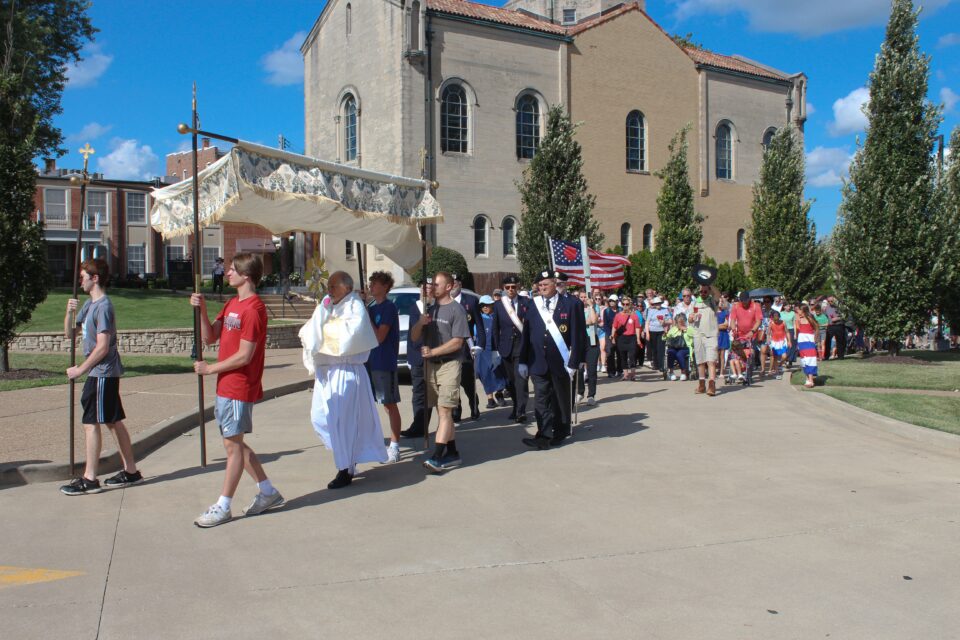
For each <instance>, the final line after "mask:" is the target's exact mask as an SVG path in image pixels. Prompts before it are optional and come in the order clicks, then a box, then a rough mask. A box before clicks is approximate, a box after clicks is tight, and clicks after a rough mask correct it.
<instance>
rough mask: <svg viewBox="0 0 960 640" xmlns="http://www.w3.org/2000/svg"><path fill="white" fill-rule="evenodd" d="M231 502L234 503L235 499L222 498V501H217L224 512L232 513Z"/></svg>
mask: <svg viewBox="0 0 960 640" xmlns="http://www.w3.org/2000/svg"><path fill="white" fill-rule="evenodd" d="M231 502H233V498H228V497H227V496H220V499H219V500H217V504H218V505H220V508H221V509H223V510H224V511H230V503H231Z"/></svg>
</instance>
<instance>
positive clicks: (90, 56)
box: [67, 42, 113, 89]
mask: <svg viewBox="0 0 960 640" xmlns="http://www.w3.org/2000/svg"><path fill="white" fill-rule="evenodd" d="M80 55H81V56H82V58H83V59H82V60H80V62H76V63H73V64H69V65H67V87H68V88H70V89H79V88H80V87H91V86H93V85H95V84H96V83H97V80H98V79H99V78H100V76H102V75H103V74H104V73H106V71H107V68H109V67H110V63H111V62H113V56H112V55H109V54H106V53H103V50H102V49H101V47H100V45H99V44H97V43H95V42H94V43H91V44H90V45H88V46H87V47H85V48H84V50H83V51H82V52H80Z"/></svg>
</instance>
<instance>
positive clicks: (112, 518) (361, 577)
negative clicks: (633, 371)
mask: <svg viewBox="0 0 960 640" xmlns="http://www.w3.org/2000/svg"><path fill="white" fill-rule="evenodd" d="M641 376H642V378H643V381H642V382H637V383H623V382H619V383H609V382H606V381H605V380H604V381H603V382H602V383H601V385H600V386H599V389H598V394H597V397H598V399H599V400H600V403H599V404H598V405H597V406H595V407H590V408H586V409H584V410H583V411H581V413H580V417H581V427H580V428H578V429H577V430H576V435H575V437H574V439H573V440H572V441H570V442H569V443H568V444H566V445H565V446H563V447H561V448H558V449H555V450H550V451H539V452H538V451H531V450H529V449H527V448H526V447H524V446H523V445H522V444H521V443H520V438H521V437H522V436H523V435H525V434H526V433H529V432H530V431H531V430H532V428H530V427H528V428H527V429H524V428H521V427H520V426H519V425H514V424H510V423H508V422H507V420H506V415H507V413H508V412H509V409H508V408H501V409H496V410H493V411H484V412H483V417H482V419H481V420H480V421H478V422H465V423H463V425H461V427H460V428H459V429H458V433H457V443H458V445H459V448H460V450H461V453H462V455H463V458H464V466H463V467H462V468H460V469H457V470H455V471H452V472H450V473H449V474H447V475H445V476H433V475H427V474H425V473H424V470H423V469H422V467H421V466H420V462H421V460H422V455H421V454H420V453H419V452H418V451H417V449H416V448H417V447H419V446H421V443H422V441H420V440H419V439H418V440H416V441H409V440H405V441H404V449H403V458H402V460H401V462H400V463H399V464H396V465H362V467H361V469H360V474H359V475H358V477H357V479H356V480H355V481H354V483H353V484H352V485H351V486H350V487H348V488H346V489H342V490H338V491H331V490H328V489H327V488H326V483H327V482H328V481H329V480H330V479H331V478H332V477H333V476H334V474H335V473H336V470H335V468H334V464H333V461H332V455H331V454H330V452H328V451H326V450H324V449H323V448H322V446H320V445H319V442H318V439H317V437H316V436H315V435H314V433H313V431H312V428H311V426H310V422H309V411H310V394H309V393H308V392H301V393H295V394H291V395H288V396H285V397H283V398H279V399H276V400H272V401H268V402H264V403H262V404H261V405H258V407H257V408H256V410H255V418H254V423H255V427H254V432H253V434H252V435H251V436H250V438H249V442H250V444H251V446H252V447H253V448H254V449H255V450H256V451H257V452H258V454H260V456H261V459H262V460H263V461H264V464H265V467H266V469H267V472H268V474H269V475H270V477H271V478H272V480H273V481H274V483H275V484H276V486H277V487H278V488H279V489H280V491H281V492H283V494H284V496H285V497H286V499H287V505H286V507H285V508H283V509H281V510H278V511H275V512H271V513H268V514H265V515H262V516H257V517H254V518H249V519H246V518H242V517H240V514H241V511H242V509H243V508H244V507H245V506H247V504H248V503H249V501H250V499H251V498H252V497H253V493H254V486H253V484H252V482H251V481H250V480H249V478H246V477H245V478H244V479H243V481H242V483H241V485H240V489H239V491H238V493H237V496H236V500H235V507H234V515H235V517H236V520H235V521H234V522H231V523H228V524H226V525H223V526H221V527H217V528H215V529H210V530H201V529H197V528H196V527H194V526H193V525H192V524H191V523H192V521H193V519H194V518H195V517H196V516H197V515H199V513H200V512H201V511H202V510H203V509H204V508H205V507H206V506H207V505H209V504H210V503H211V502H212V501H214V500H215V499H216V497H217V495H218V493H219V490H220V483H221V481H222V477H223V461H222V448H221V447H220V444H219V439H218V437H217V433H216V428H215V427H213V426H212V425H211V426H210V427H209V428H208V429H207V434H208V451H209V452H210V453H211V465H210V466H209V467H208V468H206V469H201V468H199V467H198V466H197V450H198V443H197V432H196V431H192V432H190V433H188V434H185V435H183V436H181V437H179V438H177V439H175V440H174V441H172V442H171V443H170V444H168V445H167V446H165V447H163V448H161V449H159V450H158V451H156V452H155V453H153V454H151V455H150V456H148V457H147V458H146V459H144V460H143V461H142V463H141V468H142V469H143V471H144V474H145V475H146V476H147V477H148V482H146V483H145V484H143V485H141V486H136V487H131V488H129V489H121V490H114V491H108V492H105V493H103V494H100V495H95V496H84V497H78V498H68V497H66V496H62V495H60V494H59V493H58V492H57V483H44V484H30V485H26V486H22V487H14V488H9V489H5V490H3V491H0V496H2V498H3V500H4V518H2V519H0V539H3V540H4V549H3V552H2V553H0V565H5V566H3V567H2V568H0V573H4V572H5V576H0V577H2V578H4V579H3V580H2V581H0V619H3V620H4V633H5V635H8V636H9V637H11V638H13V637H18V638H19V637H23V638H52V637H61V636H66V635H69V636H70V637H75V638H81V639H93V638H98V639H103V640H107V639H113V638H116V639H119V638H128V637H130V636H131V635H133V636H137V637H141V638H177V637H184V638H225V637H236V638H241V637H242V638H256V637H277V638H290V637H310V638H315V637H325V638H326V637H336V638H343V639H345V640H348V639H350V638H379V637H384V636H390V637H391V638H398V639H404V638H423V637H425V636H430V637H432V636H438V635H443V636H448V637H454V638H497V639H500V638H511V639H512V638H534V639H536V638H550V639H567V638H575V639H580V638H659V639H662V640H671V639H677V640H690V639H692V638H710V639H711V640H725V639H730V640H746V639H756V640H779V639H781V638H782V639H787V638H790V639H793V638H823V637H832V638H844V639H847V640H849V639H862V640H868V639H869V640H874V639H876V638H885V639H886V638H903V639H904V640H907V639H909V640H913V639H914V638H947V637H953V636H955V635H956V601H957V599H958V598H960V583H958V582H957V580H956V576H955V573H956V571H955V569H956V567H957V553H956V549H955V547H956V540H957V537H958V535H960V525H958V520H960V519H958V517H957V516H958V504H960V503H958V498H957V482H958V479H960V478H958V471H957V470H958V469H960V453H958V452H957V450H956V448H955V447H954V448H953V449H951V448H949V447H945V446H940V445H937V444H936V443H932V442H914V441H911V440H909V439H908V438H906V437H903V436H901V435H898V434H897V433H895V432H891V431H887V430H885V429H883V428H882V425H880V424H879V423H878V424H872V423H868V421H866V420H864V419H861V418H859V417H851V414H849V413H848V412H847V411H846V410H845V409H844V407H843V406H842V405H840V404H839V403H829V402H823V401H822V398H821V397H814V396H819V394H804V393H798V392H796V391H794V390H792V389H790V388H789V386H788V385H786V384H783V383H782V381H777V382H773V381H762V382H759V383H757V384H756V385H754V386H753V387H750V388H742V387H733V388H724V390H723V393H722V394H721V395H720V396H718V397H716V398H707V397H706V396H694V395H693V388H694V387H693V383H679V382H675V383H667V382H663V381H662V380H659V379H658V376H656V375H655V374H650V373H649V372H645V373H643V374H641ZM401 392H402V397H403V401H402V403H401V415H402V416H403V419H404V423H405V424H406V423H407V421H409V416H410V403H409V392H410V387H409V385H403V386H401ZM381 417H383V416H382V414H381ZM434 424H435V423H434ZM918 429H919V428H918ZM411 447H414V448H411ZM238 554H239V555H238ZM58 572H59V573H58ZM41 580H45V581H41Z"/></svg>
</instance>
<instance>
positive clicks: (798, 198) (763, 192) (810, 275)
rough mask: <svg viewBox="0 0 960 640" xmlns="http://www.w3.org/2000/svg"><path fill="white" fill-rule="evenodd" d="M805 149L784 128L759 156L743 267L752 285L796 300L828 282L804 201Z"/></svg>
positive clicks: (793, 133) (794, 133) (807, 203)
mask: <svg viewBox="0 0 960 640" xmlns="http://www.w3.org/2000/svg"><path fill="white" fill-rule="evenodd" d="M804 182H805V178H804V158H803V145H802V144H801V143H800V137H799V135H798V134H797V131H796V129H794V128H793V127H792V126H787V127H783V128H782V129H780V130H779V131H777V133H776V134H775V135H774V136H773V138H772V139H771V141H770V146H769V147H768V148H767V150H766V152H765V153H764V154H763V164H762V165H761V167H760V181H759V182H757V183H756V184H754V185H753V216H752V217H753V219H752V222H751V226H750V231H749V233H748V235H747V262H748V264H749V265H750V276H751V278H752V279H753V281H754V282H758V283H760V285H761V286H764V287H773V288H774V289H777V290H778V291H780V292H781V293H783V295H784V296H786V297H787V299H789V300H800V299H801V298H802V297H804V296H808V295H810V294H812V293H813V292H814V291H816V290H817V289H819V288H820V287H821V286H822V285H823V283H824V282H825V281H826V279H827V256H826V253H825V252H824V251H823V250H822V248H821V246H820V245H819V243H817V229H816V226H815V225H814V224H813V221H812V220H811V219H810V205H811V202H810V201H808V200H804V199H803V187H804Z"/></svg>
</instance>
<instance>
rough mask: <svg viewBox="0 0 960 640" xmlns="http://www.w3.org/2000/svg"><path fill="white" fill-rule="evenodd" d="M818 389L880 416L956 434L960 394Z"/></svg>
mask: <svg viewBox="0 0 960 640" xmlns="http://www.w3.org/2000/svg"><path fill="white" fill-rule="evenodd" d="M819 391H820V392H821V393H825V394H827V395H828V396H830V397H833V398H836V399H838V400H842V401H844V402H848V403H850V404H852V405H853V406H855V407H860V408H861V409H866V410H867V411H872V412H873V413H878V414H880V415H882V416H887V417H889V418H894V419H895V420H900V421H902V422H909V423H910V424H915V425H919V426H921V427H927V428H929V429H937V430H939V431H946V432H947V433H954V434H958V435H960V398H949V397H943V396H924V395H917V394H907V393H874V392H870V391H861V390H859V389H856V390H855V389H842V388H837V389H830V388H823V389H819Z"/></svg>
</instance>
